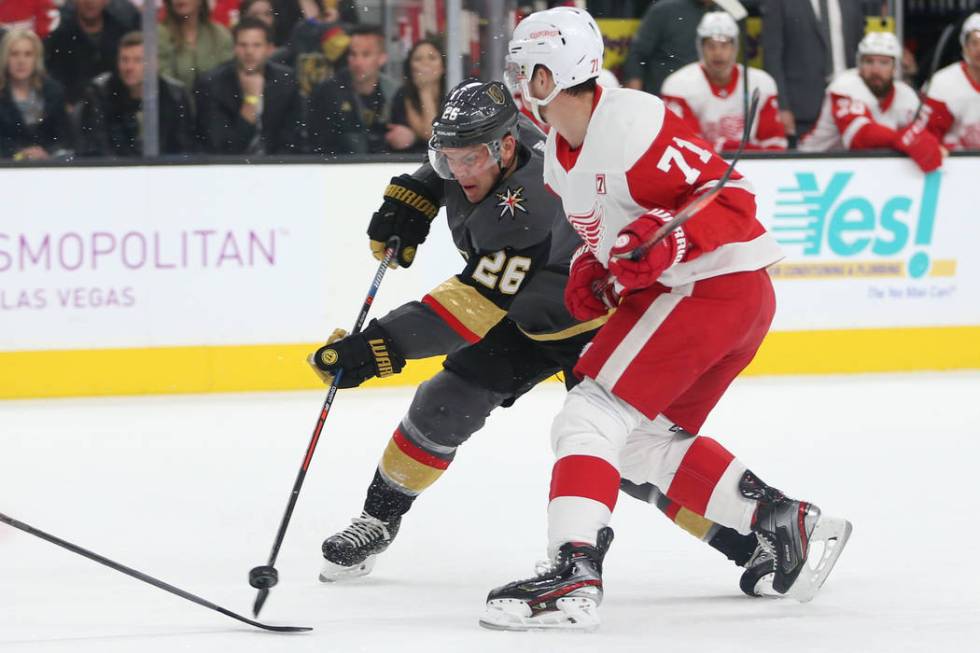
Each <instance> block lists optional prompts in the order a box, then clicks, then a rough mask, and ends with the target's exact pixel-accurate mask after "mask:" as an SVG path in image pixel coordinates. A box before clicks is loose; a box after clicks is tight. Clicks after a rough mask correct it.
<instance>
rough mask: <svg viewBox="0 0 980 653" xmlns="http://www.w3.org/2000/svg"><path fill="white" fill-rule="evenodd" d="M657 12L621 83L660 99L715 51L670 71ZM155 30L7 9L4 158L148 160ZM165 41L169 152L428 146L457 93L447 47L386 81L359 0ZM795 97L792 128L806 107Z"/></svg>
mask: <svg viewBox="0 0 980 653" xmlns="http://www.w3.org/2000/svg"><path fill="white" fill-rule="evenodd" d="M766 1H767V0H763V5H765V4H766ZM781 1H782V0H768V2H769V4H778V3H779V2H781ZM826 1H827V0H814V2H826ZM840 2H841V7H845V5H846V3H847V2H848V0H840ZM552 4H554V3H552ZM580 4H582V3H580ZM584 4H589V3H584ZM656 5H660V6H659V7H658V8H657V9H658V11H660V12H662V13H663V12H669V11H674V12H679V14H683V12H700V13H701V14H703V13H704V11H706V10H710V5H711V3H710V2H708V1H707V0H659V1H658V2H657V3H656ZM815 6H816V7H817V11H818V12H819V6H817V5H815ZM823 6H826V5H823ZM671 7H673V9H671ZM653 13H654V12H653V11H652V8H651V10H650V11H647V12H646V14H647V17H645V20H644V22H643V23H642V24H641V26H640V31H639V32H638V33H637V34H636V36H635V37H634V41H633V46H632V49H633V50H634V51H632V52H631V53H630V57H629V59H628V60H627V62H626V66H625V67H624V69H623V72H622V74H621V76H622V77H623V78H624V79H622V80H621V81H622V82H624V83H625V85H628V86H632V87H634V88H640V89H644V90H647V91H649V92H657V93H659V86H658V85H659V84H660V83H662V82H663V79H664V77H666V74H667V73H669V72H671V71H672V70H676V69H677V68H679V67H681V66H683V65H685V64H688V63H690V62H692V61H697V57H698V55H699V53H698V51H697V49H696V48H695V47H694V40H695V38H694V35H693V32H685V31H684V30H673V31H671V32H670V33H668V34H665V35H661V36H660V37H659V38H661V41H663V40H664V39H667V40H669V39H671V38H673V39H676V40H677V41H678V42H677V44H676V45H674V46H670V47H674V48H675V49H674V50H670V49H667V50H663V47H661V50H662V51H666V52H668V53H669V54H668V61H667V63H666V64H664V62H662V61H661V62H657V61H656V56H657V55H656V52H655V49H656V48H655V47H654V46H655V45H656V44H653V45H651V40H652V39H656V38H658V37H657V36H656V35H655V34H654V35H651V33H650V30H649V29H647V25H648V24H656V23H657V20H658V19H657V17H656V16H653V20H650V19H649V18H648V17H649V16H650V14H653ZM842 16H843V18H844V22H846V21H847V20H848V17H847V12H846V11H845V12H842ZM857 16H858V17H859V20H861V21H863V20H864V17H863V14H861V13H860V12H859V13H858V14H857ZM765 20H766V15H765V7H763V21H765ZM838 20H840V19H838ZM661 22H662V21H661ZM696 22H697V21H696V20H694V21H693V23H692V22H691V21H688V22H687V24H688V25H690V26H691V29H693V25H694V24H696ZM764 25H765V22H764ZM862 25H863V22H862ZM841 29H843V30H844V31H846V25H845V26H844V27H842V28H841ZM862 29H863V27H862ZM139 30H140V14H139V10H138V9H137V8H136V7H135V6H134V5H133V4H131V3H130V1H129V0H67V2H66V3H65V4H64V5H63V6H61V7H56V6H55V5H54V4H53V0H3V1H2V2H0V158H2V159H8V160H9V159H13V160H39V159H48V158H70V157H74V156H77V157H127V156H140V155H141V154H142V152H143V142H142V134H143V125H142V115H143V114H142V95H143V89H144V83H143V82H144V79H143V71H144V62H143V59H144V56H143V54H144V43H143V34H142V32H141V31H139ZM645 30H646V31H645ZM678 34H680V35H679V36H678ZM842 38H843V37H842ZM157 39H158V63H159V78H158V106H159V117H160V120H159V150H160V153H161V154H164V155H188V154H198V153H204V154H231V155H288V154H318V155H324V156H328V157H332V156H335V155H346V154H379V153H390V152H423V151H424V150H425V147H426V142H427V140H428V138H429V136H430V135H431V126H430V125H431V122H432V120H433V118H434V117H435V115H436V112H437V109H438V107H439V104H440V101H441V98H442V96H443V94H444V92H445V88H446V65H445V56H444V49H443V44H442V42H441V40H440V39H439V38H432V37H426V38H421V39H418V40H416V41H415V42H414V43H413V44H411V46H410V49H409V50H408V51H407V52H405V53H402V52H399V53H398V54H399V55H402V54H404V58H403V61H404V65H403V66H402V67H401V70H400V71H399V72H400V75H397V76H391V75H388V74H386V73H385V72H384V71H385V68H386V66H385V64H386V63H387V60H388V56H389V53H388V50H389V49H390V48H391V47H392V44H391V43H390V42H389V41H387V40H386V38H385V34H384V32H383V31H382V30H381V28H380V27H379V26H377V25H371V24H364V23H362V22H361V20H360V12H359V7H358V6H357V3H356V2H355V1H354V0H288V1H285V2H284V1H283V0H216V1H215V0H211V1H210V2H209V0H164V1H163V5H162V7H161V9H160V11H159V14H158V26H157ZM684 39H687V41H688V42H687V43H686V44H685V43H684V41H683V40H684ZM763 41H765V30H764V31H763ZM662 45H663V44H662V43H661V46H662ZM668 46H669V44H668ZM772 47H774V46H772ZM658 63H659V67H658ZM847 63H851V62H847ZM912 63H914V59H913V60H910V62H909V65H907V66H906V70H908V69H909V67H910V66H911V64H912ZM831 64H832V62H831V63H828V65H831ZM851 65H853V64H851ZM848 67H849V66H848ZM766 68H767V69H768V68H769V64H768V62H767V65H766ZM838 72H839V71H838ZM816 83H817V84H820V80H819V78H818V80H817V82H816ZM783 92H784V91H783V89H782V88H780V104H781V105H782V106H781V108H782V110H783V116H782V117H783V118H784V119H785V121H786V125H787V131H788V132H792V129H793V128H794V127H795V125H794V124H793V120H794V116H793V112H792V110H793V109H795V107H791V106H787V105H790V104H792V103H791V102H789V101H784V98H783V97H782V96H783ZM822 94H823V88H822V87H821V88H820V89H819V92H818V93H817V96H818V97H819V96H820V95H822ZM800 117H801V116H800V112H799V110H797V115H796V118H797V120H799V119H800ZM803 118H805V119H807V120H812V119H813V117H807V116H803ZM805 121H806V120H804V122H805ZM792 140H793V139H791V143H792Z"/></svg>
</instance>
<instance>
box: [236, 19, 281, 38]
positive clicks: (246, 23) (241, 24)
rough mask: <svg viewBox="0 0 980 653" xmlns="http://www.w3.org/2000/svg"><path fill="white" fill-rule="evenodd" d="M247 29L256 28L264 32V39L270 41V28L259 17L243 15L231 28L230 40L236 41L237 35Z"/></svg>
mask: <svg viewBox="0 0 980 653" xmlns="http://www.w3.org/2000/svg"><path fill="white" fill-rule="evenodd" d="M247 29H257V30H259V31H260V32H262V33H263V34H265V40H266V41H268V42H269V43H272V28H271V27H269V24H268V23H266V22H265V21H264V20H262V19H261V18H256V17H255V16H245V17H244V18H242V19H241V20H240V21H238V23H236V24H235V26H234V27H232V28H231V38H232V41H234V42H236V43H237V42H238V35H239V34H241V33H242V32H244V31H245V30H247Z"/></svg>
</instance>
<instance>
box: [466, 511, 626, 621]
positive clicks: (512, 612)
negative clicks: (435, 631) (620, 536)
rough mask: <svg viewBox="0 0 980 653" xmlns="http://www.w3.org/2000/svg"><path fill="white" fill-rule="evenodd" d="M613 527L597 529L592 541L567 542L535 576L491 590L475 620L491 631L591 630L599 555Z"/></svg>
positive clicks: (598, 591)
mask: <svg viewBox="0 0 980 653" xmlns="http://www.w3.org/2000/svg"><path fill="white" fill-rule="evenodd" d="M612 539H613V531H612V529H611V528H609V527H608V526H607V527H605V528H603V529H601V530H600V531H599V533H598V536H597V538H596V546H592V545H590V544H582V543H578V542H567V543H565V544H563V545H562V546H561V548H560V549H558V555H557V556H555V559H554V561H552V563H551V564H550V565H549V566H548V567H547V568H546V569H543V570H542V571H541V572H540V573H538V575H537V576H535V577H534V578H529V579H526V580H519V581H516V582H513V583H509V584H507V585H504V586H503V587H498V588H497V589H495V590H491V592H490V594H488V595H487V606H486V610H485V611H484V613H483V617H482V618H481V619H480V625H481V626H483V627H484V628H491V629H494V630H530V629H560V628H571V629H579V630H594V629H595V628H597V627H598V626H599V614H598V612H597V608H598V606H599V604H600V603H601V602H602V559H603V558H604V557H605V555H606V551H608V550H609V545H610V543H611V542H612Z"/></svg>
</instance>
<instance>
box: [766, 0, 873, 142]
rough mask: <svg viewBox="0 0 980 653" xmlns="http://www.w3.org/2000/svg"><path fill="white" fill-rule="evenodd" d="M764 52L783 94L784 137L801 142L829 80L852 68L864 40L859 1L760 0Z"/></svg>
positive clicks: (781, 96)
mask: <svg viewBox="0 0 980 653" xmlns="http://www.w3.org/2000/svg"><path fill="white" fill-rule="evenodd" d="M760 9H761V12H762V23H763V25H764V26H765V27H764V29H763V30H762V52H763V57H764V64H765V68H766V71H767V72H768V73H769V74H770V75H772V76H773V78H774V79H775V80H776V87H777V88H778V89H779V106H780V109H781V113H780V117H781V118H782V121H783V125H785V127H786V133H787V134H790V135H791V140H792V136H793V135H795V136H802V135H803V134H805V133H807V132H808V131H810V127H812V126H813V123H814V122H816V120H817V116H818V115H819V113H820V105H821V102H822V101H823V93H824V89H826V88H827V84H829V83H830V80H832V79H834V77H836V76H837V75H839V74H840V73H842V72H844V71H845V70H847V69H848V68H853V67H854V54H855V52H857V45H858V41H860V40H861V36H862V35H863V34H864V15H863V14H862V9H861V2H860V0H761V4H760Z"/></svg>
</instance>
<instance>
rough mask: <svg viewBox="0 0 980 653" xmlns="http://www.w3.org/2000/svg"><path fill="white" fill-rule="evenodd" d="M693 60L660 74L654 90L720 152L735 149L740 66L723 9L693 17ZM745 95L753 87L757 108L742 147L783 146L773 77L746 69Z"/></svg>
mask: <svg viewBox="0 0 980 653" xmlns="http://www.w3.org/2000/svg"><path fill="white" fill-rule="evenodd" d="M697 42H698V43H697V45H698V51H699V52H700V54H701V61H700V62H699V63H691V64H688V65H686V66H684V67H683V68H681V69H680V70H678V71H677V72H675V73H673V74H671V75H670V77H668V78H667V79H666V80H664V84H663V87H662V88H661V91H660V95H661V97H663V100H664V102H666V103H667V106H668V107H669V108H670V109H671V110H672V111H673V112H674V113H676V114H677V115H678V116H680V117H681V118H683V119H684V121H685V122H686V123H687V124H688V125H689V126H690V127H691V129H693V130H694V132H695V133H697V134H699V135H700V136H701V137H702V138H703V139H704V140H706V141H708V142H709V143H711V144H712V146H714V148H715V149H716V150H717V151H719V152H721V151H723V150H735V149H738V146H739V143H740V142H741V140H742V131H743V128H744V125H745V92H744V86H743V81H742V76H743V75H744V74H745V67H744V66H740V65H738V64H736V63H735V59H736V55H737V54H738V25H737V24H736V23H735V19H734V18H732V17H731V16H730V15H729V14H726V13H725V12H723V11H711V12H708V13H706V14H705V15H704V17H703V18H702V19H701V22H700V23H698V30H697ZM748 75H749V95H750V97H751V94H752V91H754V90H755V89H758V90H759V108H758V109H757V110H756V113H755V119H754V121H753V123H752V132H751V133H750V134H749V140H748V141H747V142H746V144H745V149H747V150H785V149H786V132H785V130H784V129H783V123H781V122H780V121H779V101H778V99H777V95H778V94H777V92H776V82H775V81H773V78H772V77H770V76H769V75H768V74H766V73H765V72H763V71H761V70H757V69H755V68H751V67H750V68H749V69H748Z"/></svg>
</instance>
